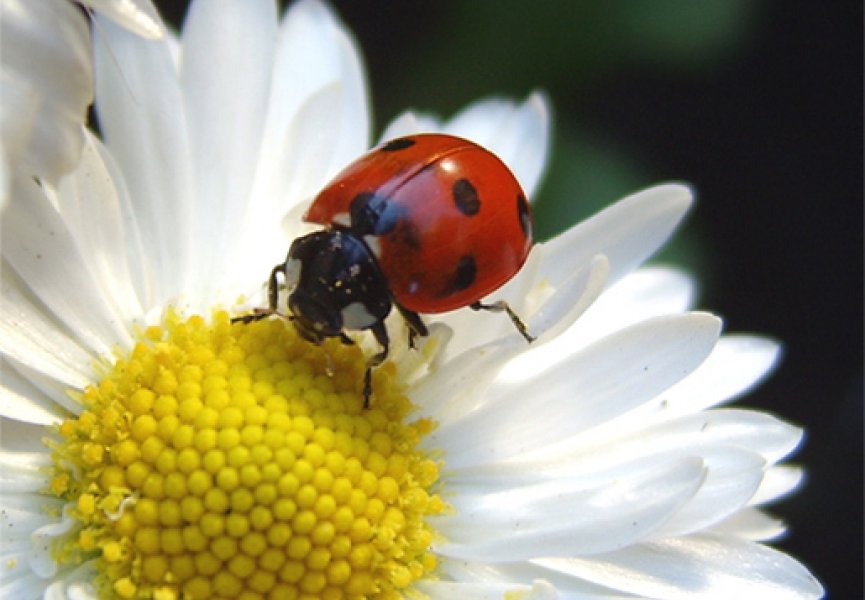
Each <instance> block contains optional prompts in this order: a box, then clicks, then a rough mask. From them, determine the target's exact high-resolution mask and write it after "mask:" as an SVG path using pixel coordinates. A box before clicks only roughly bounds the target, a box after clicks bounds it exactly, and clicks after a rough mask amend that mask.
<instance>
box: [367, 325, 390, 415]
mask: <svg viewBox="0 0 865 600" xmlns="http://www.w3.org/2000/svg"><path fill="white" fill-rule="evenodd" d="M371 329H372V334H373V335H374V336H375V339H376V341H377V342H378V343H379V344H380V345H381V352H379V353H378V354H374V355H373V356H372V357H370V359H369V360H368V361H367V362H366V372H364V374H363V407H364V408H369V399H370V397H371V396H372V370H373V368H375V367H377V366H379V365H380V364H381V363H383V362H384V361H385V359H386V358H387V353H388V351H389V350H390V338H389V337H388V335H387V329H385V326H384V323H382V322H381V321H379V322H377V323H376V324H375V325H373V326H372V328H371Z"/></svg>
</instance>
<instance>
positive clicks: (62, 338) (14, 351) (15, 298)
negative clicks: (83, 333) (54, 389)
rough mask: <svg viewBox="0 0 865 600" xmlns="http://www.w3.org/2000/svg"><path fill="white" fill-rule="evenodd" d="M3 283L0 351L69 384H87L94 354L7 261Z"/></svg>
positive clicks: (0, 294)
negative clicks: (65, 328)
mask: <svg viewBox="0 0 865 600" xmlns="http://www.w3.org/2000/svg"><path fill="white" fill-rule="evenodd" d="M0 284H2V287H0V303H2V309H3V310H2V311H0V352H2V353H3V354H5V355H6V356H7V357H11V358H13V359H14V360H15V361H17V362H18V363H20V364H22V365H25V366H26V367H28V368H30V369H32V370H34V371H36V372H39V373H42V374H44V375H45V376H46V377H50V378H53V379H55V380H57V381H60V382H63V383H65V384H66V385H68V386H69V387H73V388H78V389H81V388H83V387H84V386H85V385H87V383H89V382H90V381H91V380H92V375H93V365H92V362H93V358H94V357H93V355H92V354H90V353H89V352H88V351H87V350H85V349H84V347H83V346H82V345H81V344H80V343H79V342H77V341H76V340H74V339H72V337H71V336H69V335H66V334H65V332H64V331H63V329H62V327H61V326H60V324H59V323H58V322H57V321H55V320H54V319H53V318H52V317H51V316H50V315H48V314H46V313H45V310H44V309H43V308H42V307H41V306H40V305H39V304H38V301H37V300H36V299H34V298H33V296H32V293H31V292H30V290H28V289H27V288H26V286H25V284H24V282H23V281H22V280H21V279H20V278H19V277H18V276H17V274H16V273H15V272H14V271H13V269H12V267H10V266H9V265H8V264H4V265H3V269H2V277H0Z"/></svg>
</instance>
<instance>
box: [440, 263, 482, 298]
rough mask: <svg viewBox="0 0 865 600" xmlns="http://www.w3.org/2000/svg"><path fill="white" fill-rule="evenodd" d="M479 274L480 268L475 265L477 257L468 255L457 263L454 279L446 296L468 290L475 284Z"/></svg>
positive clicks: (446, 291)
mask: <svg viewBox="0 0 865 600" xmlns="http://www.w3.org/2000/svg"><path fill="white" fill-rule="evenodd" d="M477 274H478V268H477V265H476V264H475V257H474V256H472V255H471V254H466V255H465V256H463V257H462V258H460V260H459V262H458V263H457V268H456V270H455V271H454V276H453V279H452V280H451V281H450V282H449V285H448V289H447V290H445V295H450V294H454V293H456V292H460V291H462V290H464V289H466V288H468V287H469V286H471V285H472V284H473V283H474V282H475V277H477Z"/></svg>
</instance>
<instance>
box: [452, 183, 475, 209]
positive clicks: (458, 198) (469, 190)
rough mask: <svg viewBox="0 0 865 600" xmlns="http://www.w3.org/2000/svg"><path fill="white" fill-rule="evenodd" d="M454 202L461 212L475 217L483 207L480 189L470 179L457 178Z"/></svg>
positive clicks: (454, 187) (454, 186)
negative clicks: (479, 196)
mask: <svg viewBox="0 0 865 600" xmlns="http://www.w3.org/2000/svg"><path fill="white" fill-rule="evenodd" d="M453 195H454V204H456V206H457V208H458V209H459V211H460V212H461V213H463V214H464V215H466V216H467V217H473V216H475V215H476V214H478V211H479V210H480V209H481V199H480V198H478V191H477V190H476V189H475V186H473V185H472V183H471V182H470V181H469V180H468V179H457V180H456V181H455V182H454V185H453Z"/></svg>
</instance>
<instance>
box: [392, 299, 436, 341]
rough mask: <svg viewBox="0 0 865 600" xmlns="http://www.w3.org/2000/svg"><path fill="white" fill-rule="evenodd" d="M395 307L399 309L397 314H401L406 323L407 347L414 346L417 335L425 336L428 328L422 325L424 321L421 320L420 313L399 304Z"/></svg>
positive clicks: (427, 333)
mask: <svg viewBox="0 0 865 600" xmlns="http://www.w3.org/2000/svg"><path fill="white" fill-rule="evenodd" d="M396 309H397V310H398V311H399V314H401V315H402V318H403V319H405V322H406V323H407V324H408V346H409V348H414V347H415V345H414V342H415V340H416V339H417V337H418V336H421V337H426V336H428V335H429V330H428V329H427V328H426V325H424V322H423V321H422V320H421V318H420V315H419V314H417V313H416V312H414V311H411V310H408V309H406V308H403V307H402V306H400V305H399V304H397V305H396Z"/></svg>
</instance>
